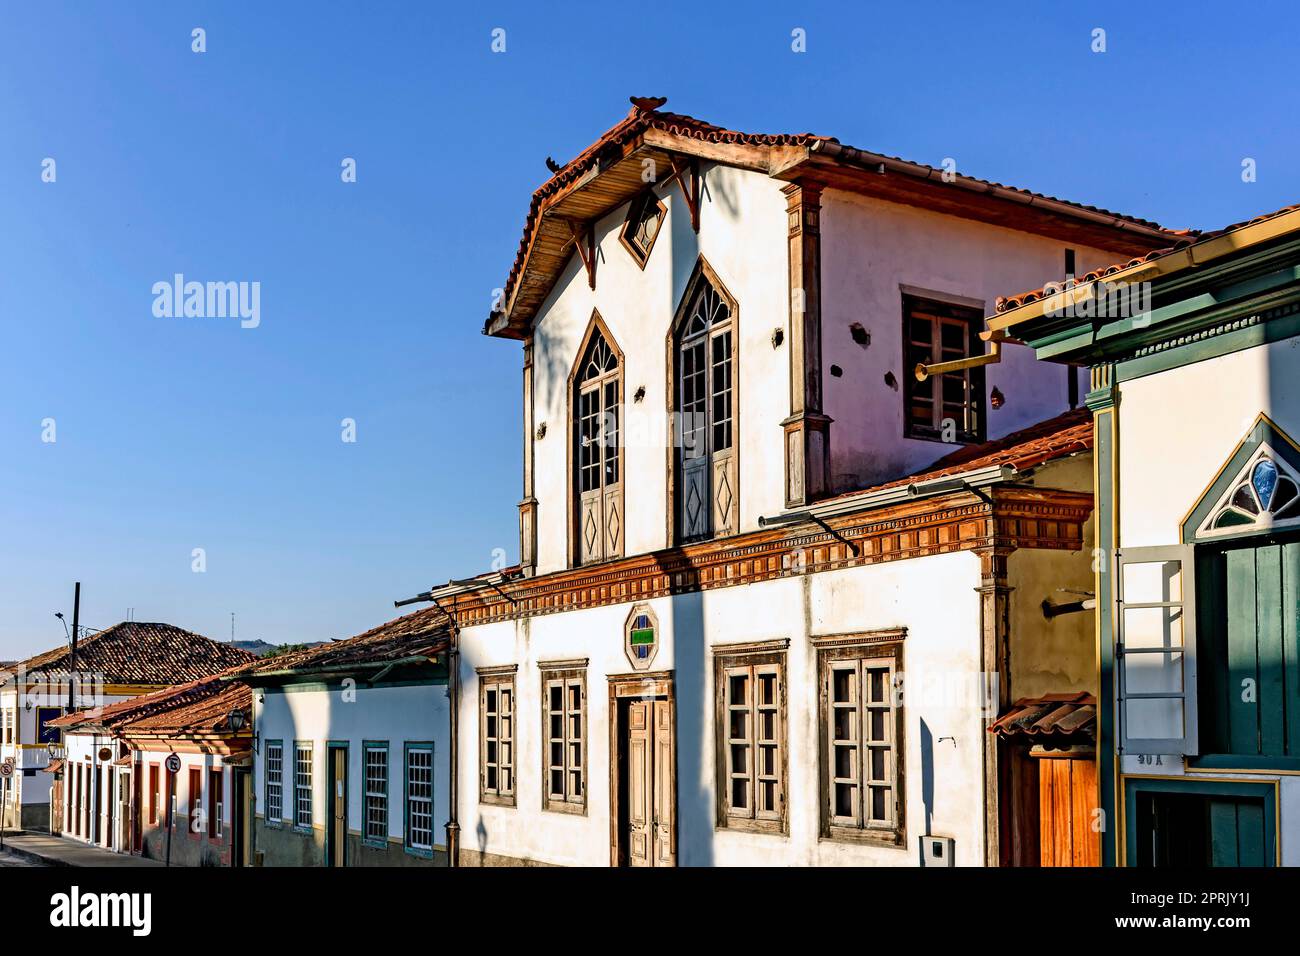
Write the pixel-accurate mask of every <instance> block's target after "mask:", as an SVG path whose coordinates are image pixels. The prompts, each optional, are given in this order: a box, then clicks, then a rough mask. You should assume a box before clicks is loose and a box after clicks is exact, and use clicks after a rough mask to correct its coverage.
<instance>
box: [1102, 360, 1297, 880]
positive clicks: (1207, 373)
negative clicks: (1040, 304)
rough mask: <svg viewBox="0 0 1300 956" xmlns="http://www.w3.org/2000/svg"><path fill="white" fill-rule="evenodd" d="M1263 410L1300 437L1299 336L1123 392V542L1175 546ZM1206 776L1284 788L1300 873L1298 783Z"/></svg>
mask: <svg viewBox="0 0 1300 956" xmlns="http://www.w3.org/2000/svg"><path fill="white" fill-rule="evenodd" d="M1261 412H1263V413H1265V414H1267V415H1268V416H1269V417H1270V418H1271V419H1272V420H1273V421H1274V422H1275V423H1276V424H1277V425H1278V426H1279V427H1280V428H1281V429H1282V430H1283V431H1285V432H1287V433H1288V434H1289V435H1291V436H1292V437H1293V438H1300V338H1295V337H1293V338H1290V339H1285V340H1282V341H1279V342H1274V343H1271V344H1267V345H1260V346H1256V347H1253V348H1250V349H1244V350H1242V351H1240V352H1233V353H1231V354H1228V355H1223V356H1219V357H1217V358H1212V359H1207V360H1205V361H1201V362H1196V363H1194V364H1192V365H1185V366H1182V367H1180V368H1175V369H1170V370H1168V371H1164V372H1159V373H1157V374H1154V375H1148V376H1146V377H1144V378H1139V379H1134V380H1132V381H1128V382H1123V383H1121V385H1120V388H1119V409H1118V412H1117V414H1118V416H1119V419H1118V421H1119V529H1120V530H1119V544H1120V546H1121V548H1123V547H1128V548H1135V547H1148V546H1157V545H1170V544H1178V543H1180V541H1181V526H1182V522H1183V518H1184V517H1185V516H1186V515H1187V513H1188V512H1189V511H1190V510H1191V509H1192V508H1193V507H1194V506H1195V505H1196V504H1197V502H1198V501H1199V500H1200V498H1201V496H1202V495H1203V494H1204V493H1205V491H1206V489H1207V488H1208V487H1209V486H1210V485H1211V484H1212V483H1213V482H1214V480H1215V478H1216V476H1217V475H1218V473H1219V469H1220V468H1221V467H1222V466H1223V465H1224V464H1225V463H1226V462H1227V460H1228V458H1229V457H1230V456H1231V455H1232V453H1233V451H1235V450H1236V447H1237V445H1238V443H1239V442H1240V441H1241V440H1242V439H1243V438H1244V437H1245V436H1246V434H1247V432H1249V430H1250V428H1251V427H1252V426H1253V425H1254V423H1255V419H1256V418H1257V417H1258V416H1259V414H1260V413H1261ZM1151 759H1152V760H1156V759H1158V760H1159V761H1160V763H1159V764H1156V763H1148V764H1141V763H1139V761H1138V758H1137V757H1136V756H1131V755H1126V756H1125V757H1124V758H1123V770H1124V772H1125V773H1127V774H1134V775H1138V774H1156V775H1172V776H1181V775H1183V774H1184V768H1183V766H1182V760H1181V759H1179V758H1178V757H1168V756H1165V757H1159V758H1151ZM1208 776H1212V777H1216V778H1227V779H1240V780H1248V781H1252V782H1259V781H1279V790H1278V802H1279V818H1280V821H1281V825H1280V826H1279V828H1278V839H1279V841H1280V842H1281V853H1282V864H1283V865H1284V866H1300V838H1298V837H1297V831H1296V828H1295V826H1294V825H1293V824H1292V822H1291V821H1295V820H1300V778H1296V777H1294V776H1285V775H1279V774H1268V773H1260V774H1239V773H1229V772H1225V771H1215V772H1214V773H1212V774H1209V775H1208Z"/></svg>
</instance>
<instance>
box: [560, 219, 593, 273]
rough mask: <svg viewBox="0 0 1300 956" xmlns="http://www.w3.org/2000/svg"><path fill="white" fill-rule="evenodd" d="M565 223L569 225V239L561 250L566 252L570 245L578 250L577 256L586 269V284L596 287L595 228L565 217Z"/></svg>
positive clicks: (589, 224)
mask: <svg viewBox="0 0 1300 956" xmlns="http://www.w3.org/2000/svg"><path fill="white" fill-rule="evenodd" d="M564 222H565V224H566V225H567V226H568V227H569V241H568V242H566V243H565V244H564V249H563V250H562V251H564V252H567V251H568V249H569V247H570V246H572V247H573V248H574V249H576V250H577V251H578V258H579V259H581V260H582V265H583V267H584V268H585V269H586V270H587V285H588V286H589V287H590V288H592V289H595V288H596V228H595V226H593V225H592V224H591V223H589V222H588V223H579V222H575V221H574V220H572V219H565V220H564Z"/></svg>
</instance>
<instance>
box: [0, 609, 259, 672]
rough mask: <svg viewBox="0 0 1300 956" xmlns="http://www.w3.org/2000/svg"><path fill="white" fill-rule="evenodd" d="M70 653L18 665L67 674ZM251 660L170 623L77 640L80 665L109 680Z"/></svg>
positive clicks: (118, 627) (129, 626)
mask: <svg viewBox="0 0 1300 956" xmlns="http://www.w3.org/2000/svg"><path fill="white" fill-rule="evenodd" d="M71 656H72V652H71V650H70V649H69V648H67V647H60V648H56V649H55V650H52V651H46V652H45V653H43V654H37V655H36V656H35V657H29V658H28V659H27V660H25V661H21V662H20V663H19V664H17V665H16V666H15V667H14V669H13V670H14V672H16V671H18V670H20V669H21V670H23V671H26V672H27V673H31V672H33V671H42V672H45V673H46V674H51V675H53V674H66V673H68V671H69V669H70V664H71ZM252 659H253V655H251V654H249V653H248V652H247V651H241V650H240V649H239V648H237V647H232V646H230V645H229V644H221V643H219V642H217V641H213V640H210V639H209V638H206V637H204V636H203V635H201V634H195V633H194V632H193V631H187V630H185V629H184V628H180V627H176V626H174V625H171V624H149V623H145V622H143V621H123V622H122V623H121V624H115V625H113V626H112V627H110V628H107V629H106V630H103V631H99V632H98V633H96V634H92V635H90V636H89V637H86V638H83V639H81V640H79V641H78V642H77V667H76V670H77V673H79V674H94V675H97V676H99V677H100V678H101V679H102V680H103V682H104V683H106V684H158V685H163V686H170V685H172V684H181V683H184V682H186V681H192V680H197V679H199V678H201V677H206V676H207V675H209V674H214V673H216V672H217V671H223V670H225V669H226V668H228V667H232V666H234V665H236V664H243V663H245V662H247V661H249V660H252ZM10 676H12V674H11V675H10ZM5 679H8V678H0V680H5Z"/></svg>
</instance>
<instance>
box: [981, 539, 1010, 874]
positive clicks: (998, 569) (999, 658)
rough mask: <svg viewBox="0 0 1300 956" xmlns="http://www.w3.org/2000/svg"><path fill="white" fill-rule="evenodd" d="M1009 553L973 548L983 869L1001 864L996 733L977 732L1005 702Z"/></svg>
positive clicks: (1004, 549)
mask: <svg viewBox="0 0 1300 956" xmlns="http://www.w3.org/2000/svg"><path fill="white" fill-rule="evenodd" d="M1014 550H1015V549H1014V548H1011V547H1005V546H995V547H990V548H977V549H976V551H975V553H976V554H977V555H979V558H980V586H979V587H978V588H976V591H977V592H978V593H979V596H980V632H981V641H980V672H981V676H982V677H983V681H984V685H983V686H984V687H986V688H987V689H988V696H987V697H986V699H985V702H984V703H985V707H986V713H985V721H984V723H983V724H982V725H981V727H980V730H981V732H982V737H983V740H982V742H981V749H982V756H983V760H982V763H983V765H984V865H985V866H1001V865H1002V864H1003V858H1002V846H1001V840H1000V830H1001V827H1000V817H1001V812H1000V809H999V794H1000V792H1001V790H1002V786H1001V780H1002V771H1001V768H1000V767H999V761H998V738H997V735H996V734H990V733H987V732H983V731H984V730H985V728H986V726H987V724H988V722H989V721H992V720H996V719H997V716H998V715H999V714H1000V713H1002V712H1003V711H1004V710H1006V708H1007V706H1008V705H1009V704H1010V703H1011V592H1012V590H1014V589H1013V588H1012V587H1011V586H1010V585H1009V584H1008V583H1007V559H1008V557H1009V556H1010V555H1011V553H1012V551H1014Z"/></svg>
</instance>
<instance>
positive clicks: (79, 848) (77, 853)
mask: <svg viewBox="0 0 1300 956" xmlns="http://www.w3.org/2000/svg"><path fill="white" fill-rule="evenodd" d="M5 850H6V852H5V856H7V857H13V858H14V861H13V862H9V861H7V860H4V859H0V865H4V866H102V867H140V866H162V865H163V864H161V863H159V862H158V861H157V860H146V859H144V858H143V857H138V856H127V855H125V854H122V853H112V852H110V851H108V850H104V849H101V848H100V847H96V846H87V845H86V844H84V843H77V842H75V841H73V840H64V839H63V838H62V837H56V836H51V835H50V834H48V833H24V834H21V835H19V836H9V837H6V838H5ZM10 850H12V851H13V852H12V853H11V852H10ZM24 858H25V860H24Z"/></svg>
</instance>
